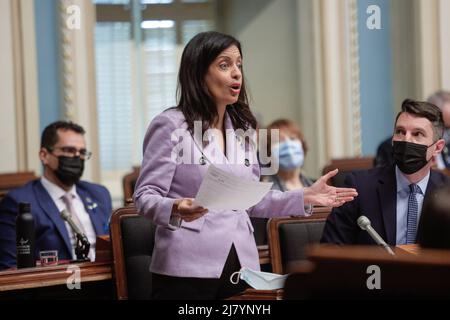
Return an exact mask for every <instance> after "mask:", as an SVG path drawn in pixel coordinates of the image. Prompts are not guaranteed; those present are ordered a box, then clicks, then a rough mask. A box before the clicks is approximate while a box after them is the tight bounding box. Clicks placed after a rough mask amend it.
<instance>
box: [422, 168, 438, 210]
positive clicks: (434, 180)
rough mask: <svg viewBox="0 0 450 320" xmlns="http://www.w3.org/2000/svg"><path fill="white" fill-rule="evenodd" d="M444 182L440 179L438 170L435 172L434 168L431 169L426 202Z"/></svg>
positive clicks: (425, 197)
mask: <svg viewBox="0 0 450 320" xmlns="http://www.w3.org/2000/svg"><path fill="white" fill-rule="evenodd" d="M442 184H443V182H442V181H439V176H438V174H437V173H436V172H434V171H433V170H431V172H430V180H428V185H427V191H425V196H424V199H423V201H424V203H425V201H426V200H427V199H428V198H429V197H432V196H433V194H434V191H436V189H437V188H439V187H441V186H442Z"/></svg>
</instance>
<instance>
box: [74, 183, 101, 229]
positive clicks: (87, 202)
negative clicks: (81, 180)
mask: <svg viewBox="0 0 450 320" xmlns="http://www.w3.org/2000/svg"><path fill="white" fill-rule="evenodd" d="M77 193H78V195H79V196H80V198H81V201H82V202H83V205H84V209H85V210H86V212H87V213H88V214H89V217H90V218H91V221H92V225H93V226H94V229H95V233H96V234H97V235H99V234H103V233H104V226H103V223H102V219H101V216H100V215H99V214H98V212H97V211H98V210H99V208H98V204H97V203H96V202H94V201H93V200H92V198H91V196H90V195H89V193H87V192H86V191H85V190H84V189H82V188H81V187H79V186H78V185H77Z"/></svg>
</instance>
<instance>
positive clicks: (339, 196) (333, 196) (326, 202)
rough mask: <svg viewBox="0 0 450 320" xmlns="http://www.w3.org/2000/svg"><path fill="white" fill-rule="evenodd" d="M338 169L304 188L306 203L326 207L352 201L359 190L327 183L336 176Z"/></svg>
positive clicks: (338, 205)
mask: <svg viewBox="0 0 450 320" xmlns="http://www.w3.org/2000/svg"><path fill="white" fill-rule="evenodd" d="M337 173H338V169H335V170H333V171H330V172H328V173H327V174H325V175H323V176H322V177H320V178H319V180H317V181H316V182H315V183H314V184H313V185H312V186H310V187H306V188H304V191H303V199H304V202H305V204H313V205H317V206H325V207H340V206H342V205H343V204H344V203H346V202H348V201H352V200H353V199H354V198H355V197H356V196H357V195H358V192H357V191H356V189H353V188H336V187H333V186H329V185H328V184H327V181H328V179H330V178H332V177H334V176H335V175H336V174H337Z"/></svg>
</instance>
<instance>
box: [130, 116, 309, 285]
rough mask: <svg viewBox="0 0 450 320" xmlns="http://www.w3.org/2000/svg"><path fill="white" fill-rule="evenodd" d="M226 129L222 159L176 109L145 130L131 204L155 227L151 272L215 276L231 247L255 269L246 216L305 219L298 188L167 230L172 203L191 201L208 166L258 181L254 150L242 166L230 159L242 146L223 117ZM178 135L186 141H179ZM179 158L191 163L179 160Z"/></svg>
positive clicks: (255, 253)
mask: <svg viewBox="0 0 450 320" xmlns="http://www.w3.org/2000/svg"><path fill="white" fill-rule="evenodd" d="M224 125H225V130H226V153H227V155H226V156H225V155H224V154H223V153H222V152H221V151H219V150H220V149H219V148H218V147H217V145H216V144H215V143H214V141H213V140H212V141H210V142H209V143H208V144H207V145H206V146H205V145H204V144H203V143H202V141H199V139H198V137H195V138H194V137H193V136H192V135H190V134H189V133H188V131H187V124H186V122H185V118H184V116H183V114H182V112H181V111H179V110H177V109H169V110H166V111H164V112H162V113H161V114H159V115H158V116H157V117H156V118H154V120H153V121H152V122H151V124H150V126H149V128H148V130H147V133H146V135H145V139H144V158H143V160H142V166H141V171H140V175H139V178H138V180H137V182H136V188H135V193H134V202H135V204H136V207H137V209H138V211H139V213H140V214H142V215H144V216H145V217H147V218H149V219H151V220H152V221H153V223H155V224H156V225H157V228H156V239H155V247H154V249H153V257H152V262H151V265H150V271H151V272H154V273H159V274H163V275H169V276H176V277H194V278H219V277H220V275H221V273H222V269H223V267H224V265H225V261H226V259H227V257H228V253H229V251H230V249H231V246H232V244H234V246H235V248H236V251H237V255H238V257H239V261H240V263H241V266H243V267H244V266H245V267H248V268H252V269H254V270H259V269H260V267H259V257H258V250H257V248H256V243H255V239H254V237H253V226H252V224H251V222H250V219H249V215H250V216H254V217H262V218H269V217H277V216H289V215H306V213H305V211H304V203H303V191H302V190H295V191H287V192H280V191H276V190H272V191H270V192H269V193H268V194H267V195H266V196H265V197H264V198H263V199H262V200H261V201H260V202H259V203H258V204H256V205H255V206H253V207H252V208H250V209H248V210H247V211H245V210H242V211H226V210H225V211H218V210H210V211H209V212H208V213H207V214H206V215H204V216H203V217H201V218H199V219H197V220H194V221H192V222H185V221H183V222H182V224H181V228H179V229H177V230H171V229H170V228H168V227H167V226H168V224H169V219H170V215H171V211H172V206H173V203H174V201H175V199H179V198H195V196H196V194H197V191H198V189H199V188H200V184H201V182H202V180H203V177H204V175H205V173H206V170H207V168H208V165H209V162H211V163H214V165H217V166H218V167H219V168H220V169H222V170H226V171H228V172H230V173H233V174H234V175H236V176H239V177H241V178H246V179H253V180H255V181H259V176H260V168H259V165H258V163H257V161H255V159H256V150H255V148H253V147H247V148H246V150H247V152H249V154H250V156H251V157H253V158H252V159H251V160H253V161H252V162H251V164H249V163H247V165H245V164H244V161H243V160H242V159H241V157H235V156H234V155H236V154H239V153H241V154H242V152H244V151H245V150H244V149H245V146H243V144H241V143H239V141H240V140H241V139H239V138H240V137H239V136H236V134H235V132H234V130H232V129H233V125H232V122H231V120H230V118H229V116H228V114H227V113H225V119H224ZM227 129H229V130H227ZM180 134H182V135H183V137H184V139H182V141H181V142H180V140H179V137H178V136H179V135H180ZM200 139H202V137H200ZM203 146H204V148H203V156H204V157H206V159H207V161H209V162H206V163H203V164H201V163H202V161H201V160H200V158H201V157H202V151H201V148H202V147H203ZM181 147H182V148H183V153H182V154H181V152H180V148H181ZM181 155H182V157H183V159H187V158H190V159H191V163H193V162H194V163H193V164H190V163H186V162H188V161H181V160H180V157H181Z"/></svg>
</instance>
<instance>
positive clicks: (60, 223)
mask: <svg viewBox="0 0 450 320" xmlns="http://www.w3.org/2000/svg"><path fill="white" fill-rule="evenodd" d="M34 192H35V193H36V199H37V201H38V202H39V205H40V206H41V208H42V211H43V212H44V213H45V214H46V215H47V216H48V217H49V219H50V220H51V221H52V222H53V223H54V224H55V226H56V229H57V230H58V232H59V234H60V235H61V237H62V238H63V240H64V243H65V245H66V248H67V250H68V252H69V253H70V255H72V245H71V244H70V239H69V233H68V232H67V229H66V225H65V223H64V220H63V219H62V218H61V217H60V215H59V211H58V208H57V207H56V204H55V203H54V202H53V200H52V198H51V197H50V195H49V194H48V192H47V190H45V188H44V186H43V185H42V183H41V181H38V182H37V183H36V185H35V187H34Z"/></svg>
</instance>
